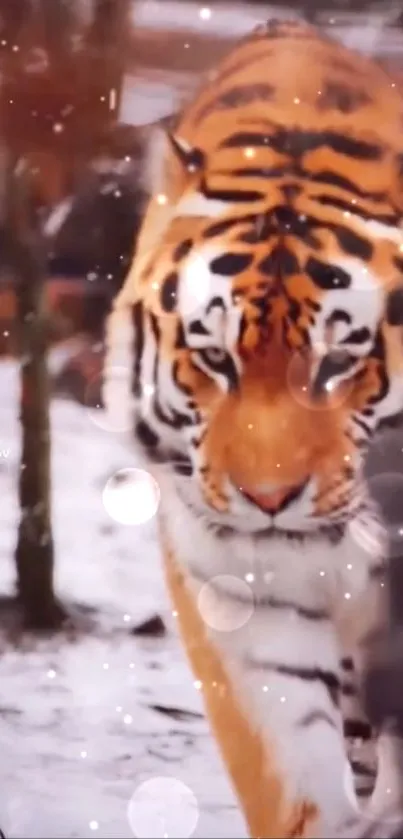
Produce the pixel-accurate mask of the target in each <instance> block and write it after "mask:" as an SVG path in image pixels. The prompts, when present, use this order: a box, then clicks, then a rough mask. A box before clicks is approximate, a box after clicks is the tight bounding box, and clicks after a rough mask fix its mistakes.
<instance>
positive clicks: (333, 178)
mask: <svg viewBox="0 0 403 839" xmlns="http://www.w3.org/2000/svg"><path fill="white" fill-rule="evenodd" d="M304 177H306V178H309V179H310V180H311V181H314V182H315V183H321V184H327V185H328V186H336V187H339V188H340V189H344V190H346V191H347V192H351V193H352V194H353V195H357V196H358V197H359V198H368V200H370V201H384V200H385V197H386V196H385V193H384V192H367V191H366V190H364V189H361V188H360V187H359V186H357V184H355V183H354V181H351V180H350V178H346V177H345V176H344V175H338V174H337V173H336V172H332V171H329V170H326V169H324V170H322V171H321V172H304Z"/></svg>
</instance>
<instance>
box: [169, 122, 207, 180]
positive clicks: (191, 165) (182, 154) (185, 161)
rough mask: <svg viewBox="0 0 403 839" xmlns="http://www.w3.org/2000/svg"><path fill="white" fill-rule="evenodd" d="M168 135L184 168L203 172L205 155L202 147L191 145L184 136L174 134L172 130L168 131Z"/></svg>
mask: <svg viewBox="0 0 403 839" xmlns="http://www.w3.org/2000/svg"><path fill="white" fill-rule="evenodd" d="M167 136H168V140H169V142H170V145H171V148H172V150H173V152H174V154H175V156H176V158H177V160H179V162H180V163H181V165H182V166H183V168H184V169H187V170H188V172H201V171H202V170H203V169H204V165H205V155H204V152H202V151H201V149H198V148H197V147H196V146H191V145H189V143H188V142H187V141H186V140H184V139H183V138H182V137H179V136H178V135H177V134H172V133H171V132H170V131H168V132H167Z"/></svg>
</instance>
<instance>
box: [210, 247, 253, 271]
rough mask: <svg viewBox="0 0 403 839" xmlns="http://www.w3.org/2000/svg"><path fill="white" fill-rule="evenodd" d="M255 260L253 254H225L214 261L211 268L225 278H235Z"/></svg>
mask: <svg viewBox="0 0 403 839" xmlns="http://www.w3.org/2000/svg"><path fill="white" fill-rule="evenodd" d="M253 258H254V257H253V254H250V253H231V252H228V253H224V254H222V255H221V256H217V257H216V258H215V259H213V261H212V262H211V263H210V266H209V267H210V271H212V273H213V274H220V275H221V276H224V277H234V276H236V275H237V274H241V273H242V272H243V271H245V270H246V268H248V267H249V265H250V264H251V262H253Z"/></svg>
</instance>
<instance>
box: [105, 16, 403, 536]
mask: <svg viewBox="0 0 403 839" xmlns="http://www.w3.org/2000/svg"><path fill="white" fill-rule="evenodd" d="M287 26H288V29H287ZM290 32H291V35H290ZM293 33H294V34H293ZM290 38H291V41H292V44H291V46H290ZM273 44H275V47H276V49H275V50H274V49H273ZM290 50H292V56H293V61H294V65H295V67H296V73H295V74H294V75H293V83H292V93H293V94H294V95H293V97H291V95H290V90H289V87H290V83H289V78H288V76H287V78H284V76H282V77H281V76H279V70H278V67H279V63H280V64H281V60H280V59H281V58H284V57H285V56H286V55H289V54H290ZM257 53H258V55H257ZM312 55H316V59H317V64H316V65H315V66H316V72H315V77H314V78H313V79H312V78H310V80H309V81H307V78H308V77H307V71H306V68H307V66H308V64H309V66H310V67H311V69H312ZM298 62H299V63H298ZM337 62H338V65H339V66H338V70H336V67H337ZM367 64H368V66H367ZM303 67H305V72H304V73H302V69H303ZM329 67H330V68H333V69H332V70H329ZM237 74H238V76H239V75H240V76H241V78H242V80H243V84H241V82H240V81H239V79H238V80H237V78H236V76H237ZM330 74H331V78H332V80H333V87H332V85H331V83H330V81H329V75H330ZM291 75H292V74H291ZM261 78H271V79H272V80H273V83H272V85H271V90H270V91H268V90H267V89H266V88H267V87H268V86H267V85H263V84H261V83H260V82H258V79H261ZM357 78H359V80H360V85H361V88H360V89H361V98H360V97H359V96H358V93H357V91H356V90H355V89H354V84H356V81H352V80H354V79H355V80H357ZM368 78H370V80H371V84H370V85H369V84H368ZM336 82H337V83H336ZM375 82H376V84H375ZM319 85H320V88H319ZM318 89H320V92H321V93H322V91H327V98H328V104H327V105H326V103H324V102H323V97H322V99H320V97H319V98H318ZM229 91H231V95H229ZM331 91H333V93H332V95H331ZM336 92H338V93H337V95H336ZM364 93H365V95H364ZM342 94H343V95H342ZM285 103H288V105H287V106H286V104H285ZM377 108H382V113H383V117H384V119H383V121H382V123H381V124H380V125H379V129H378V128H377V125H376V123H375V122H374V111H375V112H376V109H377ZM388 108H389V111H387V109H388ZM224 112H225V113H224ZM385 113H386V115H387V116H388V123H387V125H386V124H385ZM402 113H403V111H402V102H401V98H400V96H399V95H398V93H396V92H395V90H394V89H393V84H392V85H391V83H390V80H388V79H387V77H386V76H385V75H384V74H383V72H382V71H381V70H380V69H379V68H375V67H374V66H373V65H372V64H371V63H370V62H367V60H366V59H361V58H360V57H357V56H355V55H352V54H350V53H349V52H347V51H345V50H344V49H343V48H342V47H340V46H339V45H335V44H333V43H332V42H327V41H324V40H323V39H322V38H320V37H319V36H318V34H317V33H316V32H315V31H314V30H312V29H311V28H309V27H308V28H300V27H299V26H294V25H292V26H291V30H290V25H277V28H276V30H275V34H273V31H272V30H271V29H270V27H267V28H266V29H265V31H264V32H263V33H262V31H261V30H259V32H258V33H257V34H256V35H255V37H252V38H251V39H247V40H246V41H245V42H243V43H242V44H241V45H240V46H239V47H238V53H237V55H234V53H233V54H232V55H231V56H230V57H229V58H228V59H227V60H226V63H225V62H224V64H223V66H222V67H221V70H220V71H219V72H218V74H217V75H216V78H215V80H214V82H211V84H210V87H208V86H207V88H206V89H203V91H202V92H201V94H200V96H199V98H198V99H196V102H195V103H193V105H192V106H191V107H190V108H189V109H188V111H186V112H185V114H184V115H183V116H182V118H181V120H180V121H179V124H178V126H177V129H176V134H175V136H174V137H172V138H171V147H170V150H169V152H168V153H167V158H166V168H165V173H166V177H165V182H164V184H163V186H164V192H160V193H159V194H157V195H156V196H155V197H154V199H153V200H152V202H151V204H150V207H149V210H148V213H147V216H146V219H145V223H144V228H143V233H142V236H141V237H140V241H139V247H138V253H137V257H136V259H135V262H134V266H133V270H132V272H131V274H130V275H129V277H128V280H127V283H126V286H125V288H124V289H123V292H122V295H121V298H120V300H119V301H118V303H117V307H116V312H118V311H121V310H122V308H125V309H126V311H127V312H130V316H131V318H132V321H131V322H132V325H133V327H134V343H133V348H134V374H133V378H132V383H131V393H132V396H133V399H134V413H135V430H136V435H137V437H138V438H139V439H140V441H141V442H142V444H143V445H144V446H145V448H146V450H147V453H148V455H149V456H150V457H151V458H152V459H153V460H156V461H157V462H160V463H161V462H164V463H165V464H166V467H167V469H168V470H169V472H170V473H171V474H172V479H173V481H174V482H175V485H176V489H177V491H178V492H179V493H180V494H181V495H182V497H183V499H184V500H185V502H186V503H187V504H188V505H189V506H191V507H192V509H193V510H194V511H195V512H196V513H197V514H199V515H202V516H204V517H206V519H207V520H208V521H209V522H210V524H211V526H215V527H217V528H231V529H234V530H239V531H243V532H245V531H246V532H251V533H260V534H264V535H269V534H271V533H273V534H285V535H287V536H290V535H296V534H308V533H311V534H313V533H318V532H323V531H327V532H328V533H329V534H330V533H332V534H334V535H335V536H337V534H340V533H342V531H343V528H344V527H345V524H346V522H347V521H348V519H349V517H350V516H351V514H352V511H353V508H354V506H357V504H359V503H360V500H359V499H360V492H358V487H359V486H360V485H361V482H362V468H363V461H364V456H365V452H366V450H367V448H368V445H369V442H370V440H371V439H372V437H373V435H374V434H375V432H376V431H377V430H378V429H379V428H380V427H381V426H383V425H384V424H385V423H388V422H390V421H391V420H393V419H395V418H396V416H397V415H398V414H399V413H400V411H401V409H402V406H403V367H402V352H401V335H400V326H401V322H402V319H403V318H402V306H401V298H402V293H401V291H400V287H401V276H402V271H403V255H402V252H403V236H402V233H401V230H400V225H401V213H402V197H403V196H402V195H401V194H400V192H399V190H400V188H401V185H400V180H399V179H400V178H401V175H400V168H399V167H400V164H401V155H400V151H399V147H398V140H397V136H398V135H397V127H396V120H397V118H398V117H399V119H400V120H401V119H402ZM352 115H353V117H354V119H353V118H352ZM150 242H151V244H150Z"/></svg>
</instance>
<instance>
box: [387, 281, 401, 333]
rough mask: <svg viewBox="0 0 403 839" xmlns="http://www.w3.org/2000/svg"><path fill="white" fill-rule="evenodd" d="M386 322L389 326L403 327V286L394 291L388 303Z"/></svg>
mask: <svg viewBox="0 0 403 839" xmlns="http://www.w3.org/2000/svg"><path fill="white" fill-rule="evenodd" d="M386 320H387V322H388V324H389V326H403V286H398V288H394V289H392V291H390V292H389V294H388V299H387V301H386Z"/></svg>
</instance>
